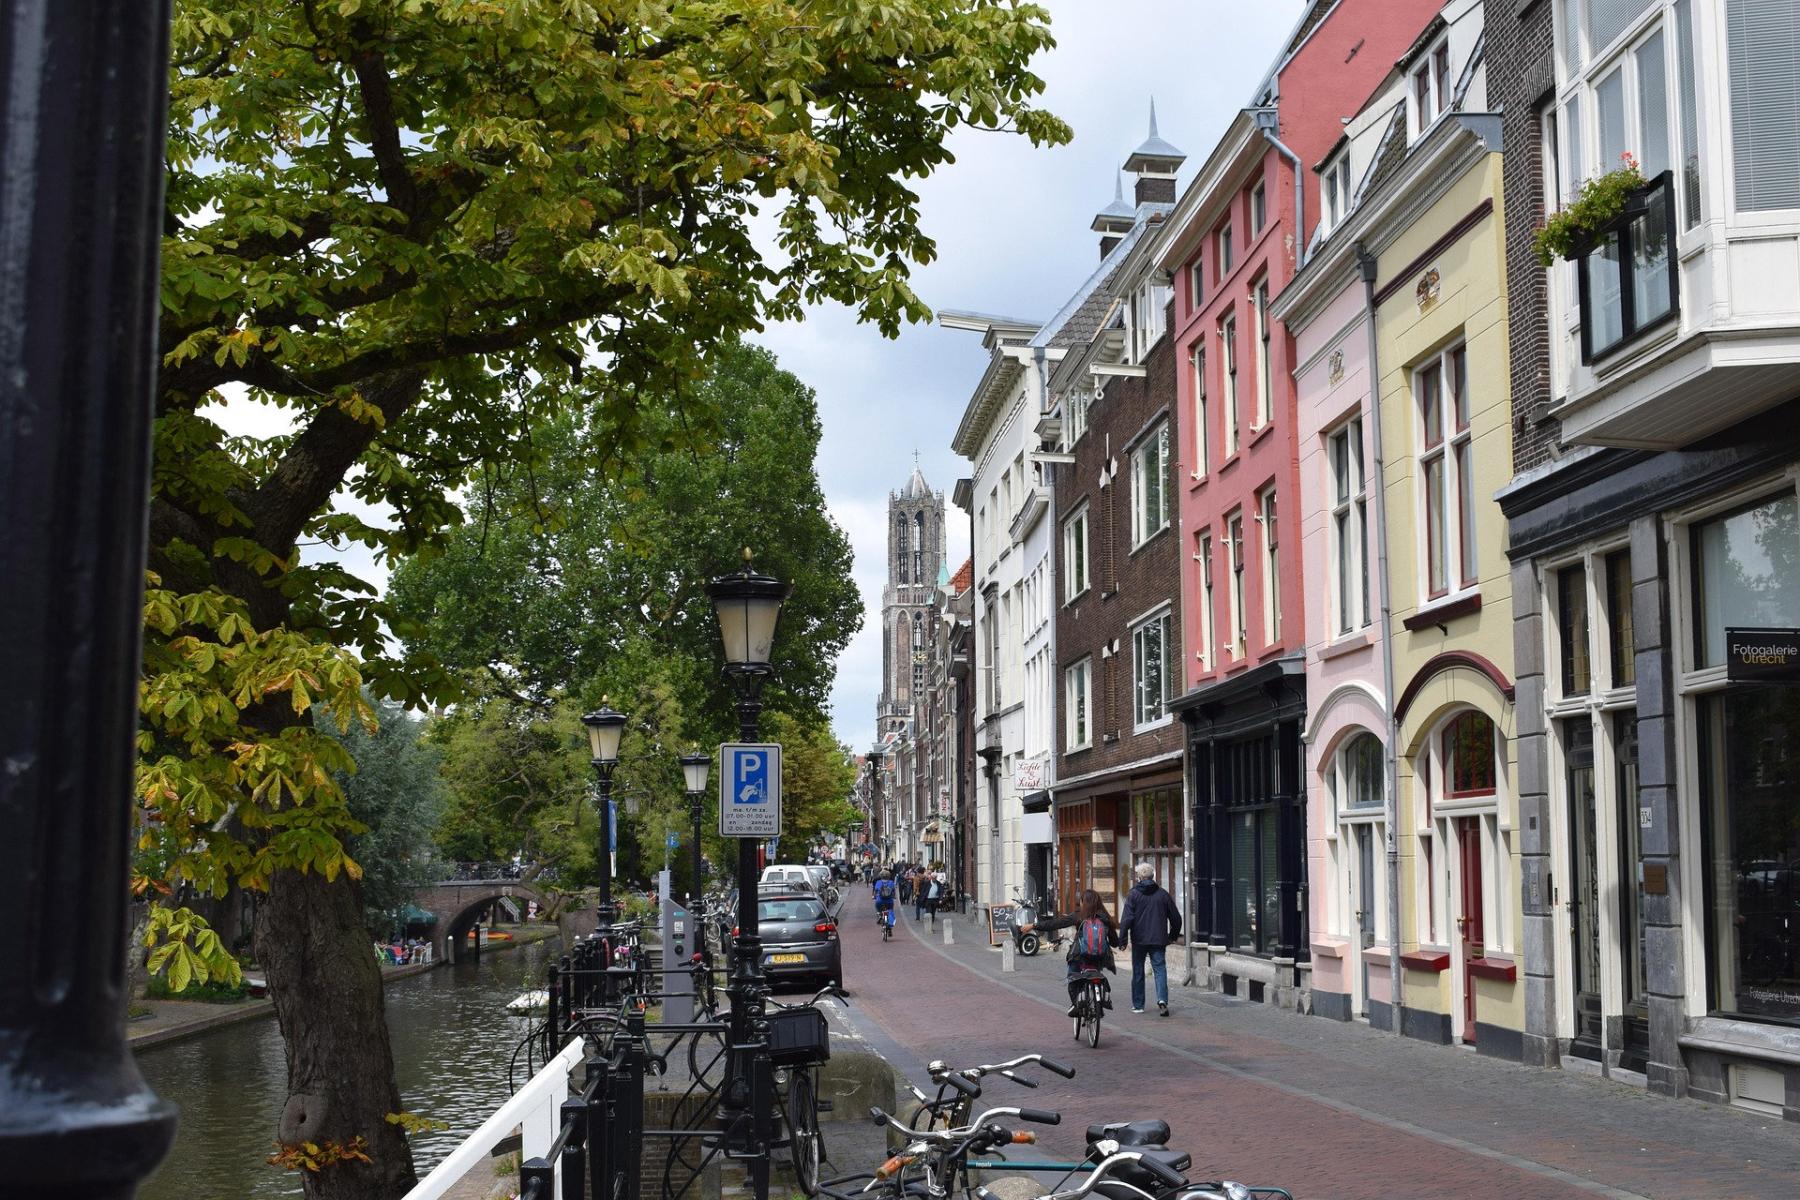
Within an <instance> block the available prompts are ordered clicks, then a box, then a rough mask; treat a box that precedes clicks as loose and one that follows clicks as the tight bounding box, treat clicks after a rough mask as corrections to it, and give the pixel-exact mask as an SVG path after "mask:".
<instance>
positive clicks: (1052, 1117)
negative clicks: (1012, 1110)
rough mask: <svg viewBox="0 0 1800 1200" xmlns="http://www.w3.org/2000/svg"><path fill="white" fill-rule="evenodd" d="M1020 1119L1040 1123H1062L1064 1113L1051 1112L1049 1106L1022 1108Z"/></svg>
mask: <svg viewBox="0 0 1800 1200" xmlns="http://www.w3.org/2000/svg"><path fill="white" fill-rule="evenodd" d="M1018 1113H1019V1120H1021V1121H1035V1122H1037V1123H1038V1124H1039V1125H1061V1124H1062V1114H1061V1113H1059V1112H1051V1111H1050V1110H1049V1109H1047V1108H1021V1109H1019V1110H1018Z"/></svg>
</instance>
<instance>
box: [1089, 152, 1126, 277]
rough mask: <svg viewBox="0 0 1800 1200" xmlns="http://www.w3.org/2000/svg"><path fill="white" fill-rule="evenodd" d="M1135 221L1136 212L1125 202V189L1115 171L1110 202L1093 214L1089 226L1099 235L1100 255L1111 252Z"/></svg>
mask: <svg viewBox="0 0 1800 1200" xmlns="http://www.w3.org/2000/svg"><path fill="white" fill-rule="evenodd" d="M1136 223H1137V212H1136V210H1135V209H1133V208H1132V207H1131V205H1129V204H1127V203H1125V189H1124V185H1123V184H1122V183H1121V182H1120V180H1119V176H1118V175H1117V173H1115V174H1114V175H1113V198H1112V203H1111V204H1109V205H1107V206H1106V207H1105V208H1103V209H1101V210H1100V211H1099V212H1098V213H1096V214H1095V216H1094V223H1093V224H1092V225H1090V226H1089V228H1090V229H1092V230H1093V231H1094V232H1095V233H1097V234H1099V235H1100V257H1101V258H1105V257H1106V256H1107V255H1108V254H1111V253H1112V251H1113V247H1114V246H1117V245H1118V244H1119V243H1120V242H1122V241H1124V240H1125V235H1126V234H1128V233H1130V232H1131V227H1132V226H1133V225H1134V224H1136Z"/></svg>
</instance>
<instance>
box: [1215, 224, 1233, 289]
mask: <svg viewBox="0 0 1800 1200" xmlns="http://www.w3.org/2000/svg"><path fill="white" fill-rule="evenodd" d="M1215 257H1216V258H1217V259H1218V263H1219V278H1220V279H1221V280H1223V279H1224V278H1225V277H1226V276H1228V275H1230V274H1231V223H1230V222H1229V221H1228V222H1226V223H1225V224H1223V225H1221V226H1219V252H1218V254H1217V255H1215Z"/></svg>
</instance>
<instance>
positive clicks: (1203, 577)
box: [1194, 529, 1217, 671]
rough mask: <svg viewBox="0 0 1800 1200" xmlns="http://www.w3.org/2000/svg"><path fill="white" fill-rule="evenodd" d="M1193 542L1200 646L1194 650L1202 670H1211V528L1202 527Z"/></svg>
mask: <svg viewBox="0 0 1800 1200" xmlns="http://www.w3.org/2000/svg"><path fill="white" fill-rule="evenodd" d="M1195 543H1196V544H1197V545H1198V546H1199V547H1200V548H1199V549H1198V550H1196V551H1195V552H1194V561H1195V563H1196V564H1197V566H1198V570H1199V585H1200V586H1199V588H1198V589H1197V591H1198V592H1199V594H1200V637H1199V642H1200V648H1199V649H1198V650H1196V651H1194V656H1195V658H1196V659H1197V660H1198V661H1199V663H1200V669H1201V670H1202V671H1211V670H1212V669H1213V664H1214V663H1215V662H1216V661H1217V659H1216V658H1215V656H1214V651H1213V629H1214V624H1213V536H1212V530H1210V529H1202V530H1201V531H1200V532H1199V533H1198V534H1197V535H1195Z"/></svg>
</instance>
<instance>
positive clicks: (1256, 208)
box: [1250, 180, 1269, 238]
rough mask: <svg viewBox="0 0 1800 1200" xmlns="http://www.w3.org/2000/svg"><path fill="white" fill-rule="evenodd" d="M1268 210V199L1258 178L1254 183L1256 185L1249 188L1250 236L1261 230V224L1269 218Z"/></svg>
mask: <svg viewBox="0 0 1800 1200" xmlns="http://www.w3.org/2000/svg"><path fill="white" fill-rule="evenodd" d="M1268 210H1269V205H1268V200H1267V197H1266V196H1265V195H1264V192H1263V185H1262V181H1261V180H1258V181H1257V183H1256V186H1255V187H1253V188H1251V189H1250V236H1251V237H1253V238H1254V237H1255V236H1256V235H1257V234H1259V233H1261V232H1262V231H1263V225H1264V224H1266V223H1267V222H1268V219H1269V211H1268Z"/></svg>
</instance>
